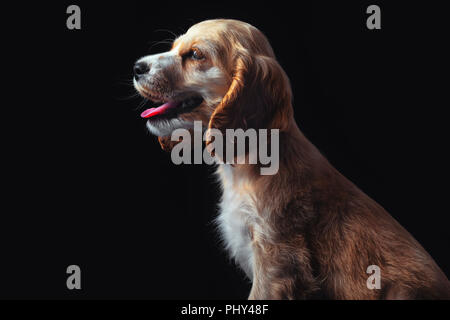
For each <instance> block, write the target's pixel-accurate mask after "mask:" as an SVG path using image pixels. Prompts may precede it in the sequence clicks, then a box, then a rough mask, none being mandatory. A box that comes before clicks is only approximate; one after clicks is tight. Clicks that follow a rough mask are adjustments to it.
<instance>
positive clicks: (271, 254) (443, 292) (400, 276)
mask: <svg viewBox="0 0 450 320" xmlns="http://www.w3.org/2000/svg"><path fill="white" fill-rule="evenodd" d="M133 82H134V86H135V88H136V90H137V91H138V92H139V93H140V94H141V95H142V96H143V97H145V98H147V99H148V100H151V101H152V102H153V103H155V104H161V106H159V107H156V108H152V109H149V110H147V111H145V112H144V113H143V116H144V117H146V118H148V120H147V127H148V129H149V131H150V132H151V133H152V134H154V135H156V136H158V137H159V138H158V139H159V142H160V144H161V147H162V148H163V149H164V150H171V148H173V147H174V145H175V144H176V143H177V142H176V141H175V142H173V141H171V139H170V135H171V133H172V132H173V131H174V130H175V129H179V128H185V129H191V128H192V123H193V122H194V121H202V123H203V124H204V125H205V127H207V128H209V129H216V130H219V131H220V132H225V130H226V129H239V128H241V129H244V130H246V129H249V128H254V129H278V130H279V152H280V156H279V157H280V159H279V161H280V163H279V170H278V172H277V173H276V174H275V175H261V174H260V173H259V170H258V168H259V167H260V166H261V165H260V164H227V163H221V164H218V165H217V173H218V176H219V178H220V181H221V185H222V189H223V195H222V200H221V204H220V214H219V216H218V218H217V223H218V227H219V229H220V232H221V234H222V237H223V239H224V243H225V246H226V248H227V250H228V251H229V254H230V255H231V256H232V257H233V258H234V259H235V261H236V262H237V264H238V265H239V266H240V267H241V268H242V269H243V270H244V272H245V273H246V275H247V276H248V277H249V279H251V280H252V289H251V292H250V295H249V299H364V300H365V299H449V297H450V285H449V281H448V279H447V277H446V276H445V274H444V273H443V272H442V271H441V270H440V268H439V267H438V266H437V264H436V263H435V262H434V261H433V259H432V258H431V256H430V255H429V254H428V253H427V252H426V251H425V250H424V249H423V248H422V247H421V245H420V244H419V243H418V242H417V241H416V240H415V239H414V238H413V237H412V236H411V235H410V234H409V233H408V232H407V231H406V230H405V229H404V228H403V227H401V226H400V225H399V223H397V221H396V220H395V219H394V218H392V217H391V216H390V215H389V214H388V213H387V212H386V211H385V210H384V209H383V208H382V207H381V206H380V205H379V204H377V203H376V202H375V201H374V200H372V199H371V198H369V197H368V196H367V195H366V194H364V193H363V192H362V191H361V190H360V189H358V188H357V187H356V186H355V185H354V184H353V183H352V182H350V181H349V180H347V179H346V178H345V177H344V176H343V175H341V174H340V173H339V172H338V171H337V170H336V169H335V168H334V167H333V166H332V165H331V164H330V163H329V162H328V161H327V160H326V159H325V157H324V156H322V155H321V153H320V152H319V151H318V150H317V149H316V147H314V146H313V145H312V144H311V143H310V142H309V141H308V139H307V138H306V137H305V136H304V135H303V134H302V132H301V131H300V130H299V128H298V126H297V124H296V122H295V120H294V117H293V107H292V91H291V87H290V83H289V79H288V77H287V75H286V73H285V72H284V70H283V69H282V68H281V66H280V64H279V63H278V62H277V60H276V58H275V54H274V52H273V50H272V47H271V46H270V44H269V42H268V40H267V38H266V37H265V36H264V35H263V34H262V33H261V32H260V31H259V30H258V29H257V28H255V27H253V26H252V25H250V24H248V23H245V22H241V21H237V20H229V19H214V20H206V21H203V22H201V23H198V24H195V25H193V26H192V27H191V28H190V29H189V30H188V31H187V32H186V33H185V34H184V35H181V36H180V37H178V38H177V39H176V40H174V42H173V45H172V48H171V50H170V51H168V52H164V53H161V54H155V55H149V56H145V57H143V58H141V59H139V60H138V61H137V62H136V64H135V65H134V80H133ZM208 143H210V141H207V144H208ZM370 266H372V267H373V266H375V267H377V268H379V275H380V279H381V286H380V287H379V288H373V287H370V286H369V281H368V277H369V274H368V273H366V272H367V270H368V268H369V267H370Z"/></svg>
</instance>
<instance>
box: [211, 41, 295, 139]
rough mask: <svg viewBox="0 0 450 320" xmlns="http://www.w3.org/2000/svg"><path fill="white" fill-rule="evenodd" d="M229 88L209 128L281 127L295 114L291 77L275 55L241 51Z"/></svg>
mask: <svg viewBox="0 0 450 320" xmlns="http://www.w3.org/2000/svg"><path fill="white" fill-rule="evenodd" d="M232 76H233V78H232V81H231V85H230V88H229V89H228V92H227V93H226V95H225V96H224V98H223V99H222V101H221V102H220V104H219V105H218V106H217V108H216V109H215V110H214V112H213V114H212V116H211V119H210V121H209V128H210V129H213V128H214V129H219V130H220V131H222V133H225V130H226V129H238V128H242V129H244V130H246V129H249V128H254V129H260V128H267V129H271V128H276V129H280V131H282V130H283V129H285V128H286V126H287V125H288V124H289V120H290V118H291V117H292V114H293V111H292V105H291V100H292V91H291V87H290V84H289V79H288V77H287V75H286V74H285V72H284V71H283V69H282V68H281V66H280V65H279V64H278V62H277V61H276V60H275V58H274V57H269V56H265V55H254V56H252V55H250V54H249V53H248V52H247V51H244V50H242V51H240V52H239V53H238V54H237V56H236V57H235V59H234V70H233V74H232Z"/></svg>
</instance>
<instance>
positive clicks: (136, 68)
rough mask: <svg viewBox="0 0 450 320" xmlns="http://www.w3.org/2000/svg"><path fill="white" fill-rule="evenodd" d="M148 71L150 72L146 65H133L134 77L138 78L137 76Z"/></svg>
mask: <svg viewBox="0 0 450 320" xmlns="http://www.w3.org/2000/svg"><path fill="white" fill-rule="evenodd" d="M149 70H150V66H149V65H148V64H147V63H145V62H138V63H136V64H135V65H134V68H133V71H134V76H135V77H139V76H141V75H143V74H144V73H147V72H149Z"/></svg>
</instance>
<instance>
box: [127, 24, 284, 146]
mask: <svg viewBox="0 0 450 320" xmlns="http://www.w3.org/2000/svg"><path fill="white" fill-rule="evenodd" d="M134 74H135V76H134V86H135V88H136V89H137V91H138V92H139V93H140V94H141V95H142V96H143V97H145V98H147V99H148V100H149V101H150V102H151V103H152V104H154V105H155V106H157V105H158V107H154V108H151V109H147V110H146V111H144V112H143V113H142V116H143V117H144V118H147V119H148V120H147V127H148V129H149V130H150V132H151V133H153V134H155V135H157V136H159V137H165V136H169V135H170V134H171V132H172V131H173V130H175V129H178V128H186V129H189V128H191V127H192V126H193V122H194V121H202V122H203V125H204V127H206V128H215V129H219V130H221V131H222V132H224V131H225V129H237V128H242V129H244V130H246V129H248V128H255V129H259V128H278V129H280V130H283V129H284V128H285V127H286V126H287V125H288V124H289V120H290V118H291V117H292V107H291V99H292V93H291V88H290V84H289V79H288V78H287V76H286V74H285V73H284V71H283V69H282V68H281V67H280V65H279V64H278V62H277V61H276V59H275V55H274V53H273V50H272V48H271V46H270V44H269V42H268V41H267V39H266V37H265V36H264V35H263V34H262V33H261V32H260V31H259V30H258V29H256V28H255V27H253V26H251V25H249V24H247V23H244V22H241V21H236V20H225V19H219V20H207V21H203V22H201V23H198V24H196V25H194V26H192V27H191V28H190V29H189V30H188V31H187V33H186V34H184V35H182V36H180V37H178V38H177V39H176V40H175V41H174V42H173V45H172V48H171V50H170V51H168V52H164V53H161V54H155V55H149V56H146V57H143V58H141V59H139V60H138V61H137V62H136V64H135V66H134ZM160 141H161V139H160Z"/></svg>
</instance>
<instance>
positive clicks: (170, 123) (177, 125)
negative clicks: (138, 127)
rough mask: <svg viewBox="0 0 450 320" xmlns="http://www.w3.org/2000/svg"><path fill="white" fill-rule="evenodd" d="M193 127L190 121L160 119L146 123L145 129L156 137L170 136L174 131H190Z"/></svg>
mask: <svg viewBox="0 0 450 320" xmlns="http://www.w3.org/2000/svg"><path fill="white" fill-rule="evenodd" d="M193 127H194V123H193V122H192V121H186V120H183V119H180V118H178V117H176V118H160V119H151V120H148V121H147V129H148V130H149V131H150V133H151V134H153V135H155V136H158V137H166V136H170V135H171V134H172V132H173V131H174V130H176V129H191V128H193Z"/></svg>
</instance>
